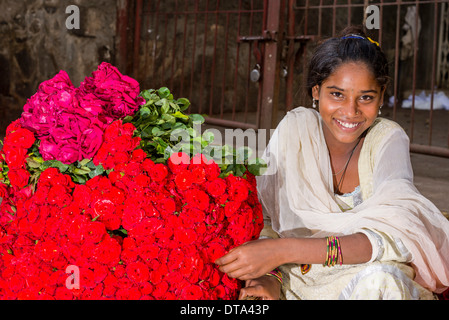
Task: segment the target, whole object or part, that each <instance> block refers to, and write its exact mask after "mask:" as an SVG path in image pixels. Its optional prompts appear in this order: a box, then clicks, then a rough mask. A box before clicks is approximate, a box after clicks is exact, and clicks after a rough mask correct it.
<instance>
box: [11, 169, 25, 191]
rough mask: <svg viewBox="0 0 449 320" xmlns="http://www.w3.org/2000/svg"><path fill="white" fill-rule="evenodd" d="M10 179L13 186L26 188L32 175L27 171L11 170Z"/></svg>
mask: <svg viewBox="0 0 449 320" xmlns="http://www.w3.org/2000/svg"><path fill="white" fill-rule="evenodd" d="M8 178H9V181H10V182H11V185H12V186H14V187H17V188H24V187H25V186H26V185H27V184H28V180H29V179H30V173H29V172H28V171H27V170H25V169H10V170H9V172H8Z"/></svg>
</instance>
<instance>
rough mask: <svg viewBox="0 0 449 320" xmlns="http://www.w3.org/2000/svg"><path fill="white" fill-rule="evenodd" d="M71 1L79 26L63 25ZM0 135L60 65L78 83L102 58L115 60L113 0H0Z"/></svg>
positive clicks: (115, 9)
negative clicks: (77, 27) (78, 16)
mask: <svg viewBox="0 0 449 320" xmlns="http://www.w3.org/2000/svg"><path fill="white" fill-rule="evenodd" d="M69 5H76V6H77V7H78V8H79V11H80V28H79V29H71V30H69V29H67V27H66V20H67V18H69V16H70V13H71V12H69V13H66V8H67V6H69ZM0 8H1V10H0V74H1V76H0V137H1V136H3V135H4V132H5V129H6V126H7V125H8V124H9V123H10V122H11V121H13V120H15V119H17V118H18V117H19V116H20V114H21V112H22V108H23V105H24V104H25V102H26V99H28V98H29V97H30V96H31V95H33V94H34V93H35V92H36V90H37V88H38V85H39V83H40V82H42V81H44V80H46V79H49V78H51V77H53V76H54V75H55V74H56V73H57V72H58V71H59V70H61V69H62V70H65V71H67V73H68V74H69V76H70V78H71V80H72V82H73V84H74V85H75V86H78V85H79V83H80V82H81V81H82V80H83V79H84V77H86V76H89V75H90V74H91V72H92V71H94V70H95V69H96V67H97V65H98V64H99V63H100V62H101V61H108V62H111V63H114V57H115V52H114V51H115V49H114V39H115V30H116V11H117V8H116V1H115V0H96V1H89V0H25V1H22V0H21V1H17V0H0Z"/></svg>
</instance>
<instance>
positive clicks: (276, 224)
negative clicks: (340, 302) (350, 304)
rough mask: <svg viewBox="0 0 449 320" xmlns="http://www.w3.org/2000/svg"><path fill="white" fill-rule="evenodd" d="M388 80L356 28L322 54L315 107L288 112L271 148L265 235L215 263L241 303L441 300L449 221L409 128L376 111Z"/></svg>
mask: <svg viewBox="0 0 449 320" xmlns="http://www.w3.org/2000/svg"><path fill="white" fill-rule="evenodd" d="M387 84H388V64H387V60H386V58H385V56H384V54H383V53H382V51H381V49H380V48H379V45H378V44H377V43H376V42H374V41H372V40H371V39H369V38H367V37H366V36H365V35H364V33H363V31H362V30H360V29H357V28H354V27H350V28H347V29H346V30H344V31H343V33H342V36H340V37H336V38H331V39H328V40H327V41H325V42H323V43H322V44H321V45H320V46H319V47H318V48H317V49H316V51H315V53H314V55H313V57H312V59H311V62H310V67H309V74H308V89H309V94H310V95H311V96H312V98H313V107H314V108H303V107H299V108H296V109H294V110H292V111H291V112H289V113H288V114H287V115H286V116H285V117H284V119H283V120H282V121H281V123H280V124H279V126H278V127H277V129H276V131H275V133H274V135H273V137H272V138H271V140H270V143H269V145H268V147H267V149H266V151H265V157H266V160H267V161H268V162H269V167H270V168H271V170H269V171H270V172H267V173H266V174H265V175H263V176H261V177H258V191H259V198H260V200H261V203H262V205H263V208H264V218H265V228H264V231H263V232H262V235H261V238H260V239H259V240H256V241H251V242H248V243H245V244H244V245H242V246H239V247H237V248H235V249H233V250H231V251H230V252H229V253H228V254H226V255H225V256H223V257H221V258H219V259H218V260H217V261H216V263H217V264H218V265H220V269H221V270H222V271H223V272H225V273H227V274H228V275H229V276H230V277H233V278H239V279H241V280H246V285H245V288H243V289H242V290H241V294H240V298H241V299H245V298H248V297H257V298H260V299H279V298H282V299H434V297H435V295H434V294H433V293H434V292H436V293H440V292H442V291H444V290H445V289H446V288H447V287H448V286H449V221H448V220H447V219H446V218H445V217H444V216H443V215H442V214H441V212H440V211H439V210H438V209H437V208H436V207H435V206H434V205H433V204H432V203H431V202H430V201H429V200H427V199H426V198H425V197H423V196H422V195H421V194H420V193H419V192H418V191H417V190H416V188H415V187H414V185H413V172H412V167H411V163H410V155H409V140H408V137H407V135H406V134H405V132H404V131H403V130H402V128H401V127H400V126H399V125H398V124H396V123H395V122H393V121H390V120H387V119H383V118H379V117H378V115H379V114H381V108H382V105H383V100H384V92H385V88H386V86H387ZM317 110H318V111H317ZM273 169H274V170H273Z"/></svg>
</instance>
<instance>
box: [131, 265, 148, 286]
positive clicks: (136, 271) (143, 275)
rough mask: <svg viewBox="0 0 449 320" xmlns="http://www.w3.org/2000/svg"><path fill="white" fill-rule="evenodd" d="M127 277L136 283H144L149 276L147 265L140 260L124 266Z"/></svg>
mask: <svg viewBox="0 0 449 320" xmlns="http://www.w3.org/2000/svg"><path fill="white" fill-rule="evenodd" d="M126 274H127V275H128V278H129V279H131V280H132V281H134V282H136V283H144V282H146V281H148V279H149V277H150V271H149V269H148V266H147V265H146V264H144V263H142V262H133V263H130V264H129V265H128V266H127V267H126Z"/></svg>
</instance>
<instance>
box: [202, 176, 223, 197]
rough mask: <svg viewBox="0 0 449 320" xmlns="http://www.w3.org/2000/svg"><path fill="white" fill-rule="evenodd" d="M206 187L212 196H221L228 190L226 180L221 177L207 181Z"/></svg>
mask: <svg viewBox="0 0 449 320" xmlns="http://www.w3.org/2000/svg"><path fill="white" fill-rule="evenodd" d="M206 189H207V192H208V193H209V194H210V195H211V196H212V197H219V196H221V195H222V194H223V193H225V191H226V182H225V180H223V179H221V178H217V179H215V180H212V181H210V182H209V183H207V187H206Z"/></svg>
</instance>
